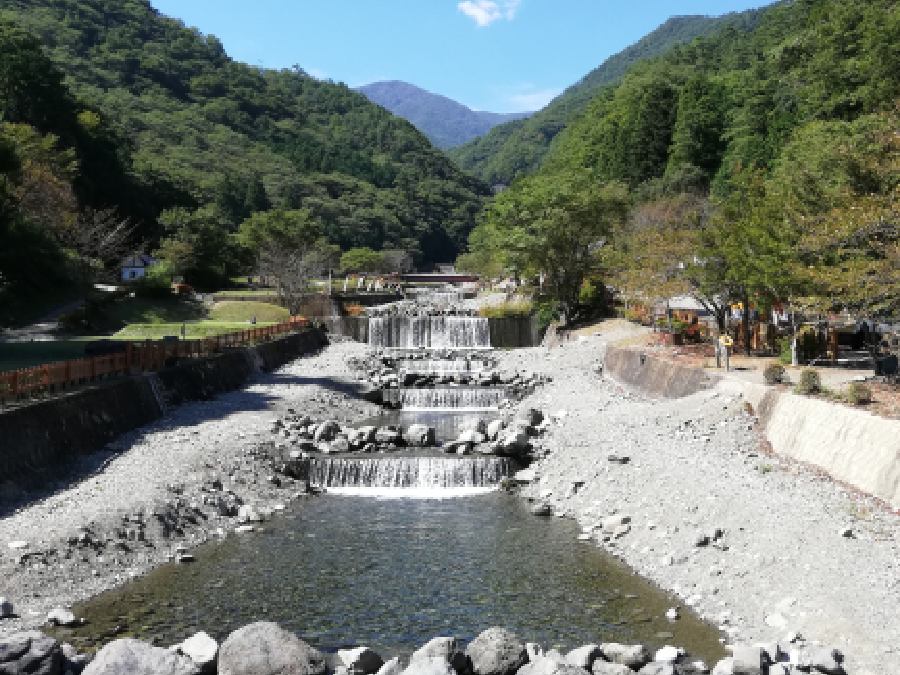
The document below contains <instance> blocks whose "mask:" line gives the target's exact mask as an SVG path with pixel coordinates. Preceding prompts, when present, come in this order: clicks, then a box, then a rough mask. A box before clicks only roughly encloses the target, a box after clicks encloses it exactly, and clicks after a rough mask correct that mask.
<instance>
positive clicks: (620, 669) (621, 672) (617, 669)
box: [591, 659, 634, 675]
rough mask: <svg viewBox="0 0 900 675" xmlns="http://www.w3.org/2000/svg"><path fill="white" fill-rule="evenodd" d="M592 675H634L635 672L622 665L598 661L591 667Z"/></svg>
mask: <svg viewBox="0 0 900 675" xmlns="http://www.w3.org/2000/svg"><path fill="white" fill-rule="evenodd" d="M591 673H592V675H634V671H633V670H632V669H631V668H629V667H628V666H623V665H622V664H621V663H610V662H609V661H604V660H603V659H597V660H596V661H594V664H593V665H592V666H591Z"/></svg>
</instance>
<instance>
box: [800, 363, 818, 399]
mask: <svg viewBox="0 0 900 675" xmlns="http://www.w3.org/2000/svg"><path fill="white" fill-rule="evenodd" d="M795 391H796V392H797V393H798V394H806V395H809V394H818V393H819V392H820V391H822V379H821V378H820V377H819V373H818V371H816V370H813V369H812V368H805V369H804V370H803V372H801V373H800V382H799V384H797V387H796V389H795Z"/></svg>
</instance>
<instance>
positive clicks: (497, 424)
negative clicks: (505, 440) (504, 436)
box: [485, 420, 503, 441]
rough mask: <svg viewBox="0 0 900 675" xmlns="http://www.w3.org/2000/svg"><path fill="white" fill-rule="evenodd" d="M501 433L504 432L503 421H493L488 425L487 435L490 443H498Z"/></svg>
mask: <svg viewBox="0 0 900 675" xmlns="http://www.w3.org/2000/svg"><path fill="white" fill-rule="evenodd" d="M501 431H503V420H493V421H492V422H491V423H490V424H488V425H487V428H486V429H485V435H486V436H487V437H488V440H489V441H496V440H497V437H498V436H499V435H500V432H501Z"/></svg>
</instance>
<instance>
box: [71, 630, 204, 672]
mask: <svg viewBox="0 0 900 675" xmlns="http://www.w3.org/2000/svg"><path fill="white" fill-rule="evenodd" d="M122 673H128V675H199V674H200V669H199V668H198V667H197V665H196V664H195V663H194V662H193V661H191V660H190V659H189V658H188V657H186V656H182V655H181V654H176V653H175V652H172V651H169V650H168V649H162V648H160V647H154V646H153V645H150V644H147V643H146V642H141V641H140V640H133V639H131V638H124V639H121V640H113V641H112V642H110V643H109V644H108V645H106V646H105V647H103V649H101V650H100V651H99V652H97V655H96V656H95V657H94V660H93V661H91V662H90V663H89V664H88V666H87V668H85V669H84V673H83V675H122Z"/></svg>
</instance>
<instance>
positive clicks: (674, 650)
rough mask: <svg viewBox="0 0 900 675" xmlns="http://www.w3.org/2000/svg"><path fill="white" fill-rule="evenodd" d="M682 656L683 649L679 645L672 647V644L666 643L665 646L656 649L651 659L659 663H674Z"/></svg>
mask: <svg viewBox="0 0 900 675" xmlns="http://www.w3.org/2000/svg"><path fill="white" fill-rule="evenodd" d="M682 656H684V650H683V649H681V648H680V647H673V646H672V645H666V646H665V647H662V648H660V649H657V650H656V653H655V654H654V655H653V660H654V661H657V662H659V663H675V662H676V661H677V660H678V659H680V658H681V657H682Z"/></svg>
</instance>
